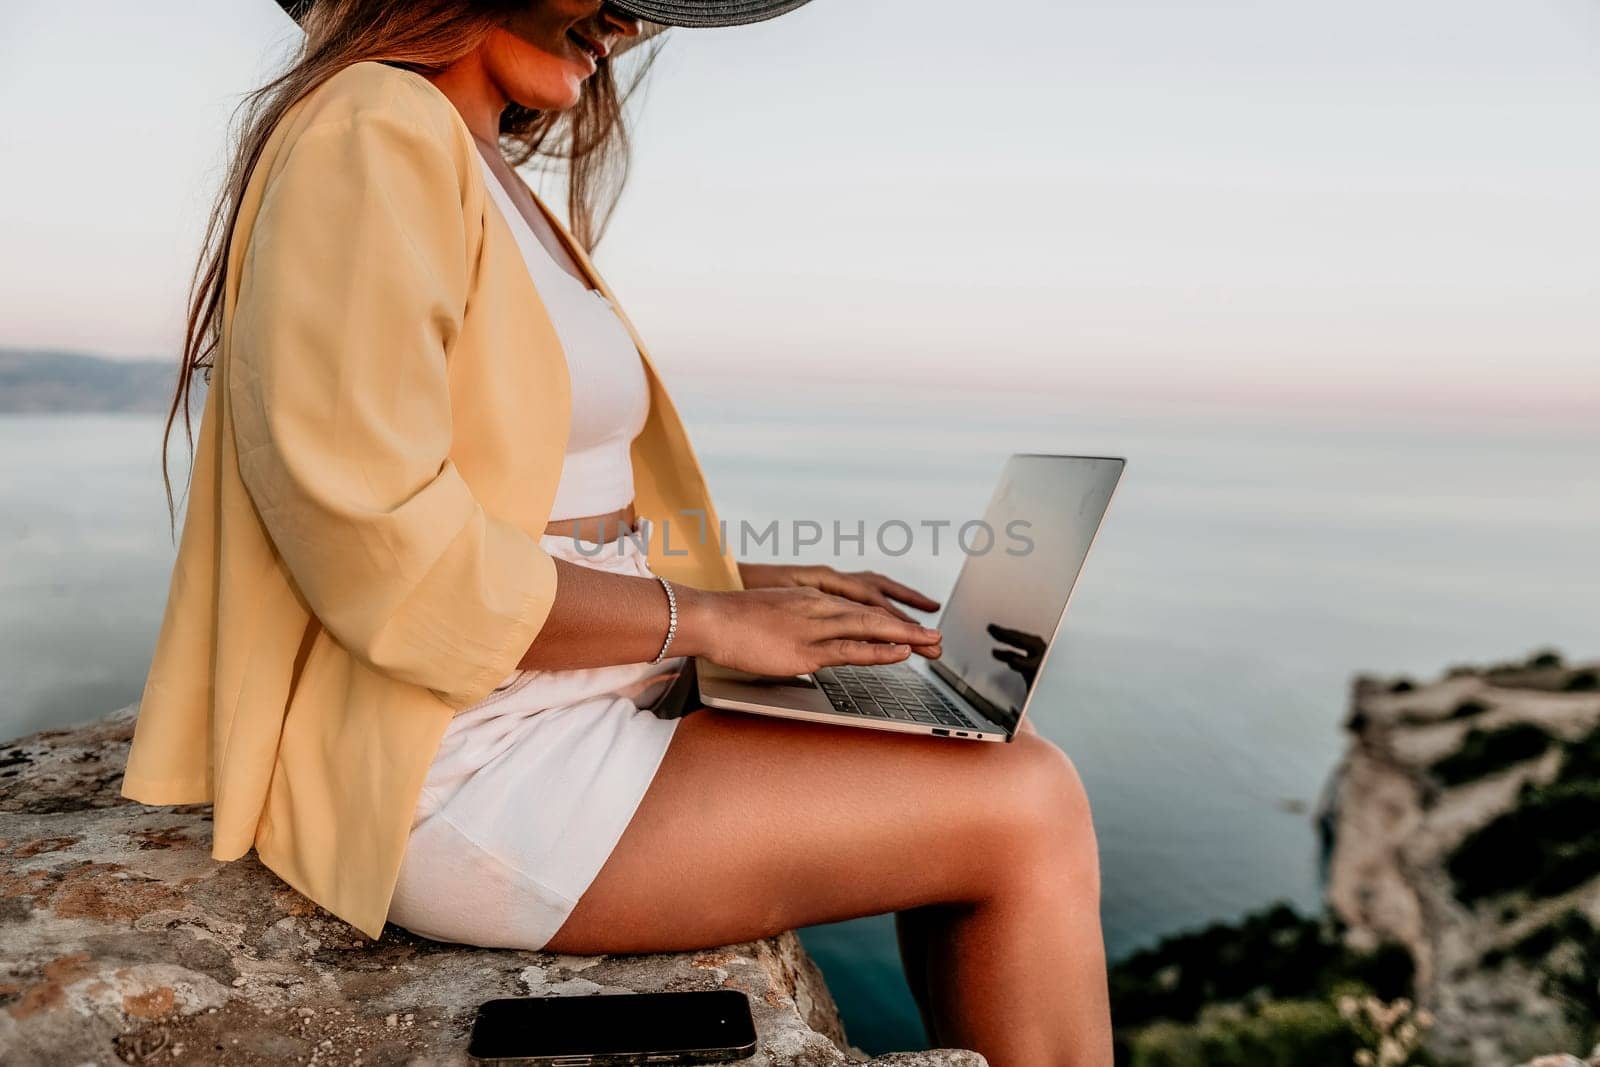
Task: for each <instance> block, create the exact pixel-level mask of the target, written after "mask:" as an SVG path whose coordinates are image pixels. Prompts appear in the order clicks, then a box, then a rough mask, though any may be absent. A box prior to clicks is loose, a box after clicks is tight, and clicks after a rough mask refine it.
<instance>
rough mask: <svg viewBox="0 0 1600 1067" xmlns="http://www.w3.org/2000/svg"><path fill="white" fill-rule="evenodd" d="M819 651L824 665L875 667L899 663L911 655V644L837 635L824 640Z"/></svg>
mask: <svg viewBox="0 0 1600 1067" xmlns="http://www.w3.org/2000/svg"><path fill="white" fill-rule="evenodd" d="M818 651H819V653H820V655H821V658H822V661H823V662H822V665H823V666H824V667H839V666H842V665H844V664H850V665H852V666H859V667H873V666H878V665H880V664H885V663H899V662H900V661H901V660H903V659H905V658H906V657H907V656H909V655H911V646H910V645H896V644H885V643H883V642H881V641H853V640H851V639H850V638H848V637H836V638H833V639H832V640H829V641H824V642H822V644H821V645H820V646H819V649H818Z"/></svg>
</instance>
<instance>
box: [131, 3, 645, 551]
mask: <svg viewBox="0 0 1600 1067" xmlns="http://www.w3.org/2000/svg"><path fill="white" fill-rule="evenodd" d="M530 2H536V0H311V2H310V3H309V7H310V10H309V11H307V12H306V14H305V15H304V17H303V18H302V20H301V24H302V26H303V27H304V28H305V39H304V41H303V43H302V44H301V46H300V49H299V50H298V52H296V53H295V55H294V57H293V58H292V59H291V61H290V63H289V66H288V69H287V70H285V71H284V72H283V73H282V74H279V75H278V76H277V77H276V78H273V79H272V80H271V81H269V82H267V84H265V85H263V86H261V87H260V88H259V89H256V90H254V91H253V92H251V93H249V94H248V95H246V96H245V98H244V100H243V101H242V102H241V104H240V105H239V109H238V111H237V112H236V113H235V118H234V128H235V133H234V137H233V142H232V151H231V159H230V161H229V165H228V171H227V176H226V177H225V178H224V180H223V183H222V189H221V191H220V192H219V194H218V196H217V200H216V203H215V204H214V205H213V207H212V209H211V217H210V220H209V221H208V222H207V224H206V234H205V240H204V241H203V242H202V244H201V250H200V257H199V261H198V262H197V263H196V265H195V271H194V277H193V278H192V280H191V282H190V289H189V314H188V321H187V324H186V327H185V330H184V340H183V356H182V361H181V362H180V364H179V367H178V384H177V389H176V390H175V392H174V394H173V397H172V407H171V410H170V411H168V412H167V422H166V427H165V429H164V430H163V432H162V435H161V479H162V482H163V483H164V484H165V485H166V490H167V511H168V517H169V519H170V520H171V522H172V528H173V532H174V534H176V530H177V510H176V506H175V504H174V502H173V499H172V479H171V476H170V474H169V472H168V469H167V452H168V448H169V445H170V441H171V437H172V425H173V423H174V421H175V420H176V419H177V416H178V413H179V412H180V411H181V412H182V413H183V428H184V437H185V439H186V441H187V442H188V446H189V449H190V451H191V454H192V452H193V448H194V428H193V425H192V423H191V417H190V396H191V389H192V384H193V381H194V376H195V374H196V373H197V372H204V375H205V380H206V381H207V382H208V383H209V382H210V380H211V367H212V361H213V358H214V356H215V354H216V350H217V346H218V344H220V342H221V339H222V304H223V291H224V289H225V287H226V282H227V276H228V246H229V244H231V243H232V240H233V230H234V226H235V225H236V224H237V222H238V219H239V205H240V202H241V201H242V200H243V198H244V190H245V185H246V184H247V183H248V182H249V180H250V174H251V171H252V170H254V169H255V165H256V161H257V160H259V159H260V158H261V153H262V151H263V149H264V148H265V146H266V143H267V139H268V137H269V136H271V134H272V130H273V127H274V126H276V125H277V123H278V120H279V119H281V118H282V117H283V115H284V112H286V111H288V110H289V108H290V107H292V106H293V105H294V104H295V103H296V102H298V101H299V100H300V99H302V98H303V97H304V96H305V95H306V94H308V93H310V92H311V91H312V90H313V89H315V88H317V86H319V85H321V84H322V83H323V82H325V81H327V80H328V79H329V78H331V77H332V76H333V75H335V74H337V73H338V72H339V71H341V70H343V69H344V68H345V67H348V66H350V65H351V64H353V63H360V62H363V61H367V60H376V61H378V62H383V63H388V64H390V65H392V66H396V67H402V68H404V69H406V70H411V71H415V72H417V73H419V74H432V73H436V72H438V71H440V70H443V69H444V68H445V67H447V66H449V65H450V64H451V63H453V62H455V61H456V60H458V59H460V58H461V57H462V56H464V55H467V54H468V53H469V52H471V51H472V50H473V49H474V48H476V47H478V45H479V44H480V43H482V41H483V39H484V37H485V36H486V35H487V34H488V33H489V31H490V30H492V29H493V28H494V27H496V26H498V25H501V24H502V23H503V22H504V21H505V20H506V18H507V16H509V15H510V14H512V13H513V12H515V11H516V10H518V9H519V8H522V7H525V6H526V5H527V4H528V3H530ZM301 6H302V8H303V7H304V6H305V4H302V5H301ZM660 29H661V27H655V26H649V25H647V27H646V32H647V34H648V39H645V38H644V37H643V36H641V38H640V39H639V41H637V42H635V46H634V47H630V48H628V49H627V55H628V58H629V62H628V67H629V77H628V78H627V80H626V84H625V85H624V84H623V81H622V79H619V78H618V76H617V71H616V69H615V67H614V65H613V61H614V60H615V59H617V58H620V57H619V56H611V57H607V58H606V59H601V60H598V61H597V63H596V69H595V72H594V73H593V74H591V75H590V76H589V77H588V79H587V80H586V81H585V82H584V87H583V90H582V93H581V95H580V97H579V99H578V102H577V104H575V105H574V106H572V107H571V108H568V109H566V110H564V111H534V110H531V109H529V108H525V107H521V106H520V105H516V104H513V105H511V106H510V107H508V108H507V109H506V110H505V112H504V113H503V114H502V115H501V117H500V147H501V151H502V152H503V153H504V154H505V156H506V159H507V160H508V161H509V162H510V163H511V165H512V166H514V167H520V166H523V165H524V164H528V163H534V164H535V165H536V166H538V167H540V169H557V168H560V169H564V170H565V171H566V176H567V218H568V220H569V221H568V225H569V228H570V229H571V231H572V235H573V236H574V237H575V238H576V239H577V240H578V241H579V243H581V244H582V245H583V247H584V248H585V249H586V250H589V251H593V249H594V247H595V246H596V245H597V244H599V242H600V238H601V237H602V236H603V235H604V233H605V228H606V224H607V223H608V222H609V221H610V219H611V213H612V212H613V211H614V210H615V209H616V205H617V200H618V199H619V198H620V197H621V195H622V187H623V185H624V183H625V182H626V181H627V176H628V159H629V142H628V131H627V127H626V125H625V123H624V121H623V118H624V115H623V109H624V106H625V105H626V104H627V102H628V100H629V98H630V97H631V96H632V95H633V93H634V91H635V90H636V89H637V88H638V87H639V85H640V83H641V82H642V81H643V80H644V76H645V74H646V73H648V71H649V69H650V66H651V64H652V63H653V62H654V60H655V57H656V53H657V52H658V51H659V48H660V43H661V42H660V38H661V34H660V32H659V31H660ZM635 57H637V58H635ZM191 477H192V469H191Z"/></svg>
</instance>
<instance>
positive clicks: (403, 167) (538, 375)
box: [122, 62, 739, 937]
mask: <svg viewBox="0 0 1600 1067" xmlns="http://www.w3.org/2000/svg"><path fill="white" fill-rule="evenodd" d="M540 207H541V209H542V210H544V211H545V213H546V215H547V216H548V217H549V218H550V221H551V223H552V224H553V225H554V226H555V227H556V230H557V232H558V233H560V234H561V236H562V239H563V240H564V241H565V243H566V244H567V246H568V248H569V249H570V250H571V252H572V254H573V256H574V258H576V259H577V261H578V262H579V263H580V264H581V265H582V267H583V269H584V271H585V273H586V274H587V275H588V276H589V278H590V280H591V281H592V282H593V284H594V285H595V286H597V287H598V288H599V289H600V291H601V292H602V293H604V294H605V295H606V296H607V297H608V298H611V299H612V300H613V302H615V298H614V297H613V296H612V293H611V291H610V289H609V288H607V286H606V284H605V282H604V281H603V280H602V279H601V278H600V276H599V274H598V273H597V272H596V271H595V269H594V266H593V264H591V263H590V262H589V259H588V257H587V256H586V255H585V254H584V252H583V249H581V248H580V247H578V244H577V242H576V241H575V240H574V239H573V238H572V236H571V234H570V233H569V232H567V230H566V229H565V227H563V226H562V225H561V223H560V222H559V221H558V220H557V219H556V218H555V217H554V216H553V215H551V214H550V212H549V209H548V208H544V205H543V204H542V203H541V204H540ZM623 321H624V323H625V324H626V325H627V328H628V330H629V332H630V333H631V334H632V335H633V339H634V342H635V344H637V345H638V347H639V351H640V355H641V356H642V357H643V358H644V361H645V369H646V376H647V378H648V380H649V383H650V416H649V420H648V422H647V423H646V425H645V428H644V431H643V432H642V433H641V434H640V435H639V437H638V438H637V439H636V440H635V441H634V444H633V462H634V480H635V505H636V507H637V508H638V511H639V513H640V515H641V516H643V517H646V518H650V519H653V520H655V522H656V524H657V530H656V531H655V534H654V536H655V537H656V538H657V540H658V543H657V544H655V545H652V546H651V547H652V556H653V559H652V564H653V565H654V566H655V567H656V569H657V570H658V571H659V572H660V573H662V574H665V575H666V576H667V577H669V578H674V579H677V580H680V581H683V582H685V583H688V584H691V585H698V586H701V587H704V588H713V589H729V588H738V586H739V576H738V570H737V567H736V566H735V565H734V564H733V562H732V561H731V560H730V559H728V558H727V557H726V556H725V555H724V554H723V553H722V552H720V551H719V550H718V546H717V543H716V538H714V537H711V538H706V539H699V538H697V537H690V536H686V535H687V534H690V533H693V532H694V531H696V530H698V529H700V523H701V522H702V521H705V522H706V523H708V524H709V529H711V530H715V529H716V519H715V515H714V512H713V511H712V506H711V500H710V497H709V495H708V494H707V492H706V487H705V482H704V479H703V478H702V476H701V473H700V468H699V465H698V464H697V463H696V461H695V457H694V454H693V452H692V451H691V450H690V447H689V441H688V438H687V437H686V436H685V434H684V430H683V425H682V423H681V422H680V421H679V418H678V415H677V413H676V411H675V410H674V409H673V406H672V402H671V401H670V400H669V399H668V398H667V394H666V392H665V390H664V389H663V388H662V386H661V382H660V380H659V379H658V378H657V376H656V373H655V370H654V368H653V367H651V365H650V361H649V357H648V356H647V355H646V354H645V351H644V345H643V343H642V342H640V340H639V335H638V332H637V331H636V330H635V329H634V328H633V324H632V323H630V322H628V321H627V318H626V316H623ZM569 419H570V396H569V389H568V379H567V365H566V359H565V356H564V354H563V353H562V350H561V345H560V342H559V341H558V340H557V336H556V332H555V328H554V326H553V324H552V323H551V321H550V317H549V314H548V313H547V312H546V310H545V308H544V305H543V303H542V302H541V301H540V299H539V294H538V291H537V290H536V289H535V288H534V285H533V282H532V279H531V278H530V277H529V275H528V272H527V268H526V266H525V265H524V263H523V259H522V255H521V253H520V252H519V250H518V248H517V244H516V241H515V238H514V237H513V236H512V233H511V230H510V229H509V228H508V226H507V224H506V222H505V220H504V219H502V218H501V217H500V215H499V213H498V211H497V210H496V209H495V208H494V207H493V206H492V201H490V200H489V198H488V193H487V190H486V188H485V186H484V178H483V172H482V169H481V166H480V164H479V161H478V157H477V149H476V148H475V147H474V144H473V140H472V135H471V133H470V132H469V131H468V129H467V127H466V124H465V123H464V122H463V121H462V119H461V117H460V115H459V113H458V112H457V111H456V109H455V107H454V105H452V104H451V103H450V101H449V99H448V98H446V97H445V96H444V94H443V93H441V92H439V90H438V89H436V88H435V87H434V86H433V84H432V83H431V82H429V81H428V80H427V79H425V78H423V77H421V76H420V75H417V74H413V73H410V72H408V71H404V70H401V69H398V68H395V67H390V66H387V65H385V64H381V63H376V62H367V63H357V64H355V65H354V66H351V67H349V68H347V69H345V70H343V71H341V72H340V73H339V74H337V75H335V76H334V77H332V78H331V79H329V80H328V81H327V82H326V83H325V84H323V85H322V86H320V87H318V88H317V89H316V90H315V91H314V92H312V93H310V94H309V95H308V96H306V97H305V98H304V99H303V100H301V101H300V102H299V103H297V104H296V105H295V106H294V107H293V108H291V109H290V110H289V111H288V112H287V113H286V114H285V115H284V117H283V119H282V120H281V121H280V122H279V123H278V125H277V127H276V129H275V130H274V132H273V133H272V135H271V138H270V139H269V140H268V142H267V145H266V149H265V151H264V152H263V154H262V156H261V159H260V161H259V162H258V163H257V164H256V165H255V168H254V171H253V173H252V176H251V178H250V181H249V185H248V187H247V188H246V190H245V193H244V198H243V203H242V206H241V208H240V211H239V219H238V224H237V227H236V229H235V231H234V234H233V239H232V243H231V245H230V246H229V252H228V268H227V289H226V295H225V300H224V305H223V316H222V336H221V347H220V349H219V350H218V352H217V358H216V362H215V368H214V370H213V372H212V381H211V388H210V389H209V390H208V391H207V394H206V398H205V408H204V413H203V415H202V416H201V421H200V429H199V439H198V443H197V447H196V454H195V459H194V467H193V476H192V483H191V488H190V492H189V498H188V512H187V514H186V516H185V520H184V524H183V535H182V539H181V542H180V545H179V550H178V557H177V562H176V564H175V566H174V568H173V572H172V581H171V585H170V587H169V590H168V595H167V606H166V613H165V616H164V618H163V620H162V624H161V631H160V636H159V637H158V639H157V642H156V649H155V656H154V660H153V662H152V664H151V667H150V674H149V677H148V680H147V681H146V683H145V688H144V695H143V697H142V699H141V700H140V704H139V719H138V725H137V728H136V731H135V734H134V739H133V750H132V752H131V754H130V756H129V759H128V769H127V776H126V778H125V779H124V782H123V787H122V789H123V793H124V795H126V796H128V797H131V798H132V799H134V800H138V801H143V802H144V803H147V804H191V803H201V802H206V801H210V802H211V803H213V804H214V805H215V811H214V818H215V826H214V837H213V842H212V855H213V856H214V857H215V858H217V859H219V860H231V859H237V858H238V857H240V856H242V855H244V854H245V853H246V852H247V851H249V849H250V848H251V846H252V845H253V846H254V847H255V849H256V852H257V853H258V854H259V855H260V857H261V859H262V862H264V863H265V864H266V865H267V866H268V867H270V868H271V869H272V870H274V871H276V872H277V873H278V875H279V876H280V877H282V878H283V880H284V881H286V882H288V883H289V884H290V885H292V886H293V887H294V888H295V889H297V890H299V891H300V892H301V893H303V894H305V895H306V896H307V897H310V898H311V899H312V900H314V901H316V902H317V903H318V904H321V905H322V906H323V907H325V908H327V909H328V910H329V911H331V912H333V913H334V914H336V915H338V916H340V917H342V918H344V919H346V920H348V921H349V922H350V923H352V924H353V925H355V926H356V927H357V928H359V929H360V930H362V931H363V932H365V933H367V934H368V935H370V936H373V937H376V936H378V934H379V933H380V931H381V930H382V928H383V923H384V917H385V915H386V914H387V912H388V907H389V898H390V896H391V894H392V893H393V890H394V883H395V880H396V877H397V874H398V872H399V869H400V861H401V857H402V855H403V854H404V850H405V845H406V838H407V835H408V833H409V831H410V826H411V820H412V815H413V811H414V809H415V807H416V802H417V794H418V791H419V789H420V788H421V785H422V781H423V779H424V777H425V776H426V773H427V769H428V765H429V763H430V762H431V761H432V759H433V756H434V753H435V751H436V749H437V747H438V744H439V740H440V738H441V736H442V734H443V733H444V730H445V727H446V726H447V725H448V724H449V722H450V719H451V716H452V715H453V714H454V713H455V712H456V711H458V710H460V709H462V708H465V707H467V706H469V705H471V704H473V703H476V702H477V701H478V700H480V699H482V698H483V697H484V696H486V695H487V694H488V693H489V692H490V691H491V690H492V689H493V688H494V687H495V685H497V684H498V683H499V682H500V681H501V679H503V678H504V677H505V676H506V675H507V674H509V673H510V672H511V671H512V670H514V669H515V668H516V665H517V663H518V661H519V660H520V659H521V658H522V655H523V653H524V652H525V651H526V650H527V648H528V645H529V644H530V643H531V642H532V641H533V639H534V637H535V635H537V634H538V633H539V629H540V627H541V626H542V625H543V624H544V620H545V617H546V615H547V614H548V613H549V610H550V606H551V603H552V602H553V600H554V597H555V589H556V577H555V565H554V563H553V562H552V561H551V559H550V557H549V556H548V555H547V554H546V553H544V552H543V551H541V550H540V548H539V537H540V535H541V534H542V532H543V530H544V526H545V523H546V522H547V521H548V519H549V516H550V508H551V505H552V502H553V501H554V499H555V491H556V483H557V481H558V480H559V478H560V475H561V465H562V457H563V453H564V451H565V448H566V441H567V430H568V424H569ZM700 513H703V520H702V517H701V514H700ZM669 518H670V520H671V521H672V523H673V525H674V526H675V527H676V529H675V530H674V533H673V535H672V548H671V551H672V553H673V554H671V555H663V554H662V553H661V548H662V546H661V545H660V543H659V539H660V537H661V536H662V532H663V531H662V529H661V524H662V523H664V522H666V521H667V520H668V519H669ZM663 617H664V613H663Z"/></svg>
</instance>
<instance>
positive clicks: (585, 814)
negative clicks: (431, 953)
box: [389, 535, 686, 949]
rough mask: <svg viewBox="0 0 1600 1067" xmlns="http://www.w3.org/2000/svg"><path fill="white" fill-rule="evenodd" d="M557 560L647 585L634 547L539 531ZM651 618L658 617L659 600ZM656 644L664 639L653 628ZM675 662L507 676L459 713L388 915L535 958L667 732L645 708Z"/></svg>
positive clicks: (650, 773)
mask: <svg viewBox="0 0 1600 1067" xmlns="http://www.w3.org/2000/svg"><path fill="white" fill-rule="evenodd" d="M540 546H541V547H542V548H544V549H545V551H547V552H549V553H550V554H551V555H552V556H555V557H556V558H558V559H564V560H568V561H569V562H572V563H577V564H579V565H583V566H590V567H597V568H599V569H602V570H606V571H610V572H613V573H617V574H630V575H638V576H643V577H649V576H650V567H649V564H648V562H647V560H646V558H645V554H644V551H643V549H642V547H641V546H640V544H639V543H637V542H635V541H634V540H633V539H631V538H623V539H621V540H620V541H614V542H610V543H607V544H604V545H599V544H596V543H593V542H587V541H585V542H579V541H574V540H573V539H572V538H570V537H553V536H548V535H547V536H545V537H544V538H542V539H541V540H540ZM662 607H663V611H662V612H661V618H662V621H663V624H664V623H665V620H666V615H667V613H666V611H665V610H664V609H665V607H666V598H665V594H663V596H662ZM663 636H665V633H663ZM685 668H686V661H685V660H684V659H682V658H675V659H669V660H666V661H664V662H663V663H661V664H659V665H656V666H651V665H649V664H633V665H629V666H622V667H599V668H593V669H588V670H573V671H515V672H513V673H512V674H511V676H510V677H508V678H507V679H506V680H505V681H504V682H502V683H501V685H500V686H499V687H498V688H497V689H495V691H494V692H493V693H490V694H489V695H488V696H487V697H485V698H484V699H483V700H482V701H480V702H479V703H477V704H474V705H473V706H472V707H470V708H466V709H464V710H462V711H461V712H459V713H457V715H456V717H455V719H454V720H453V721H452V722H451V723H450V726H449V728H448V730H447V731H446V733H445V736H444V740H443V742H442V743H441V744H440V746H439V751H438V754H437V755H436V756H435V757H434V760H433V764H432V766H431V767H430V768H429V770H428V777H427V781H426V783H425V784H424V785H423V787H422V794H421V799H420V800H419V802H418V804H417V812H416V817H415V819H414V821H413V823H412V828H411V837H410V841H409V843H408V845H407V847H406V854H405V859H404V861H403V863H402V864H401V867H400V880H399V883H398V884H397V885H396V886H395V891H394V897H393V899H392V900H391V902H390V904H389V920H390V921H391V922H394V923H398V924H399V925H400V926H403V927H405V928H406V929H408V930H410V931H412V932H413V933H416V934H420V935H422V936H423V937H429V938H433V939H434V940H438V941H453V942H459V943H463V944H469V945H482V946H485V947H493V948H517V949H539V948H543V947H544V945H545V942H547V941H549V940H550V938H551V937H553V936H555V933H556V931H557V930H559V929H560V928H561V925H562V923H564V922H566V920H567V916H568V915H570V914H571V913H572V909H573V908H574V907H575V906H576V905H577V903H578V898H579V897H581V896H582V895H583V893H584V891H585V890H587V889H588V888H589V886H590V884H591V883H592V882H593V881H594V879H595V876H596V875H597V874H599V873H600V868H601V867H602V866H603V865H604V864H605V862H606V859H607V858H608V857H609V856H610V855H611V850H612V849H613V848H614V847H615V846H616V843H617V840H618V839H619V838H621V836H622V832H623V831H624V830H625V829H627V826H628V822H629V820H631V819H632V818H633V813H634V810H635V809H636V808H637V807H638V806H639V801H640V800H641V799H643V797H644V794H645V790H646V789H648V788H649V787H650V782H651V780H652V779H653V778H654V777H655V773H656V768H657V767H658V766H660V764H661V759H662V757H663V756H664V755H665V754H666V751H667V745H668V744H669V743H670V742H671V740H672V735H673V732H674V730H675V729H676V727H677V720H676V719H675V718H658V717H657V716H656V715H655V714H653V713H652V712H651V711H648V710H645V709H647V708H650V707H652V706H654V705H655V704H657V703H658V702H659V701H660V700H661V698H662V697H663V696H664V695H665V694H666V693H667V692H668V691H669V690H671V689H672V687H673V683H674V682H677V681H679V680H681V675H682V674H683V672H684V670H685Z"/></svg>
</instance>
